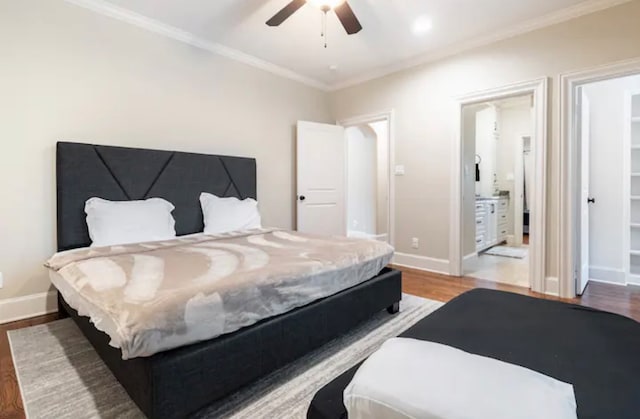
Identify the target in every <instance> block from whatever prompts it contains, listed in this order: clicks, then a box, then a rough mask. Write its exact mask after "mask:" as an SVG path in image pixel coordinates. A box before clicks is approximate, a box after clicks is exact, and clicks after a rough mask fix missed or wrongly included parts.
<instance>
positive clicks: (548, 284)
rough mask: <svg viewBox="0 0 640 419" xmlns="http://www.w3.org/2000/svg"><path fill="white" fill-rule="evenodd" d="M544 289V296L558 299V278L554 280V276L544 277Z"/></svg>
mask: <svg viewBox="0 0 640 419" xmlns="http://www.w3.org/2000/svg"><path fill="white" fill-rule="evenodd" d="M544 289H545V292H544V293H545V294H547V295H553V296H556V297H559V296H560V293H559V292H558V290H559V282H558V278H556V277H555V276H548V277H546V278H545V279H544Z"/></svg>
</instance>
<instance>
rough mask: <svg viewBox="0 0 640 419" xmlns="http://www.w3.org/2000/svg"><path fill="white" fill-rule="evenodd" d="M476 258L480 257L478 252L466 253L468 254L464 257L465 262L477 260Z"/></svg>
mask: <svg viewBox="0 0 640 419" xmlns="http://www.w3.org/2000/svg"><path fill="white" fill-rule="evenodd" d="M476 259H478V252H473V253H469V254H468V255H466V256H465V257H464V259H463V260H464V261H465V262H468V261H470V260H476Z"/></svg>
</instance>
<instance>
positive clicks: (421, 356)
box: [344, 338, 577, 419]
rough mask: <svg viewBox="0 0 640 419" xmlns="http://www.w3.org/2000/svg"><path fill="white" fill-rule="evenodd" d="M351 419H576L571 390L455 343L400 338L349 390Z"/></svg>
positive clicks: (347, 399)
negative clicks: (454, 345)
mask: <svg viewBox="0 0 640 419" xmlns="http://www.w3.org/2000/svg"><path fill="white" fill-rule="evenodd" d="M344 404H345V407H346V408H347V412H348V413H349V415H348V416H349V419H365V418H366V419H383V418H384V419H407V418H416V419H417V418H442V419H462V418H469V419H470V418H473V419H516V418H527V419H535V418H540V419H543V418H544V419H548V418H554V419H564V418H567V419H569V418H571V419H575V418H576V417H577V416H576V400H575V395H574V393H573V386H572V385H570V384H566V383H563V382H561V381H558V380H556V379H554V378H551V377H547V376H545V375H543V374H540V373H538V372H535V371H531V370H529V369H526V368H523V367H520V366H517V365H513V364H509V363H506V362H502V361H498V360H495V359H492V358H486V357H482V356H478V355H473V354H470V353H467V352H464V351H461V350H459V349H455V348H452V347H450V346H446V345H441V344H438V343H432V342H426V341H421V340H415V339H404V338H395V339H390V340H389V341H387V342H385V343H384V344H383V345H382V347H381V348H380V349H379V350H378V351H377V352H375V353H374V354H373V355H371V357H369V359H367V360H366V361H365V362H364V363H363V364H362V366H361V367H360V368H359V369H358V371H357V373H356V375H355V376H354V378H353V380H352V381H351V383H350V384H349V386H348V387H347V388H346V389H345V391H344Z"/></svg>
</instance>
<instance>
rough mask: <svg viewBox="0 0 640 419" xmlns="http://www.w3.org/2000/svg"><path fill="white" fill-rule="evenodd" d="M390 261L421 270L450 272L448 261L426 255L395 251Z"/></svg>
mask: <svg viewBox="0 0 640 419" xmlns="http://www.w3.org/2000/svg"><path fill="white" fill-rule="evenodd" d="M392 263H393V264H394V265H398V266H404V267H406V268H413V269H419V270H421V271H429V272H434V273H438V274H444V275H449V274H450V270H449V261H448V260H446V259H435V258H429V257H426V256H420V255H412V254H409V253H399V252H396V253H395V255H394V256H393V262H392Z"/></svg>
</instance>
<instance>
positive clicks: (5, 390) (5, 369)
mask: <svg viewBox="0 0 640 419" xmlns="http://www.w3.org/2000/svg"><path fill="white" fill-rule="evenodd" d="M57 319H58V315H57V314H47V315H46V316H40V317H34V318H32V319H26V320H20V321H17V322H13V323H7V324H0V419H22V418H24V410H23V408H22V397H21V396H20V390H19V388H18V380H17V379H16V372H15V370H14V368H13V360H12V359H11V348H10V347H9V339H8V338H7V332H8V331H9V330H14V329H21V328H23V327H29V326H35V325H37V324H43V323H48V322H52V321H54V320H57Z"/></svg>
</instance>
